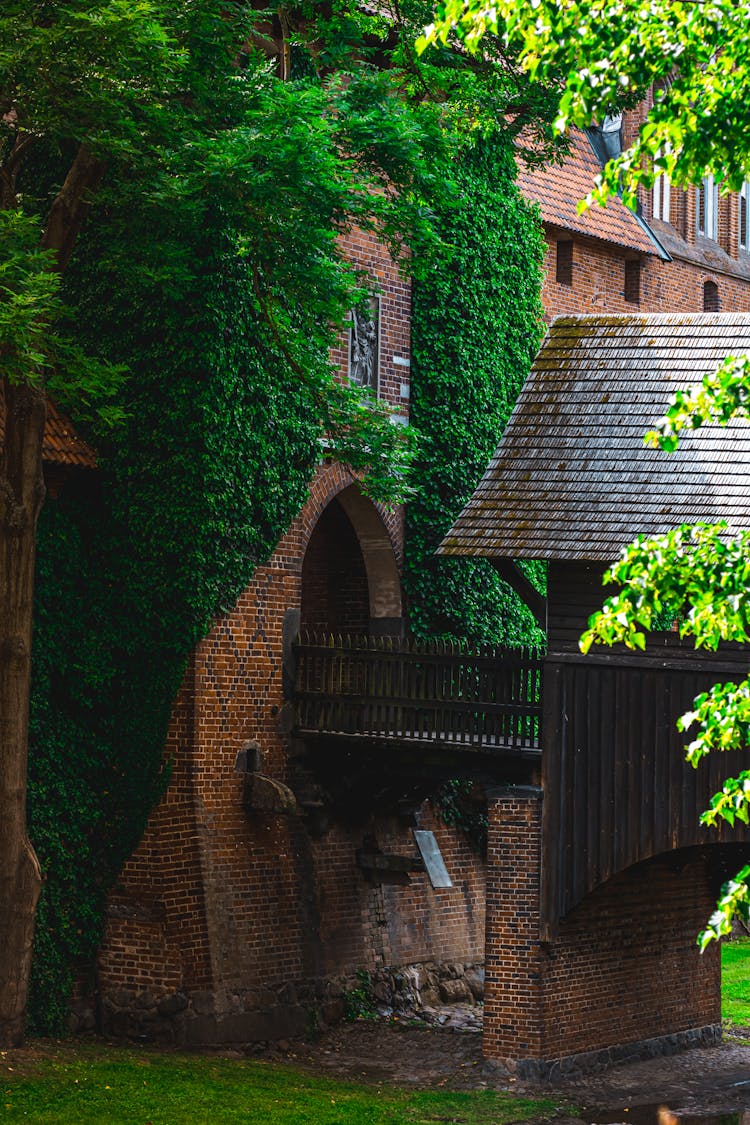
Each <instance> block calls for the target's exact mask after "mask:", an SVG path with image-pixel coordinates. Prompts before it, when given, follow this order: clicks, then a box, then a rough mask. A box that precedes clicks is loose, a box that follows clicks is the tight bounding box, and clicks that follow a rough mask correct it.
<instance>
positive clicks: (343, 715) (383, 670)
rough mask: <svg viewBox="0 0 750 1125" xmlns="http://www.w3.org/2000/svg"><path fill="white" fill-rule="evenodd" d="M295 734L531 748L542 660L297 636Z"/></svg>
mask: <svg viewBox="0 0 750 1125" xmlns="http://www.w3.org/2000/svg"><path fill="white" fill-rule="evenodd" d="M294 653H295V700H296V705H297V729H298V730H299V731H310V732H319V733H325V732H328V733H332V734H333V733H335V734H350V735H367V736H371V737H381V738H391V739H396V740H398V739H401V740H409V741H411V740H415V739H416V740H419V741H422V742H435V743H450V744H453V743H455V744H456V745H461V746H466V747H472V748H476V749H484V750H492V749H522V748H528V749H536V748H538V746H539V728H540V722H541V679H542V660H543V656H542V653H541V652H540V651H538V650H535V649H502V648H495V647H493V646H489V645H486V646H479V647H476V648H474V649H473V650H471V649H469V648H468V646H466V645H463V644H459V643H456V642H446V641H428V642H424V641H408V640H401V639H399V638H394V637H368V636H365V637H362V636H321V635H313V634H308V635H305V636H302V637H300V638H299V639H298V640H297V642H296V644H295V646H294Z"/></svg>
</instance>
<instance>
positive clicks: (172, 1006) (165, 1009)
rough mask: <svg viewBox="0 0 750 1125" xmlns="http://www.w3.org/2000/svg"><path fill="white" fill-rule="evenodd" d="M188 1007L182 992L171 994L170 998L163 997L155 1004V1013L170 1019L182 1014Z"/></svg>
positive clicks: (186, 999)
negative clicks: (179, 1013)
mask: <svg viewBox="0 0 750 1125" xmlns="http://www.w3.org/2000/svg"><path fill="white" fill-rule="evenodd" d="M187 1006H188V998H187V996H186V995H185V994H184V992H173V993H172V995H171V996H165V997H164V998H163V999H162V1000H160V1001H159V1003H158V1004H157V1011H158V1013H159V1015H160V1016H164V1017H167V1018H168V1017H171V1016H176V1015H177V1014H178V1012H184V1011H185V1009H186V1008H187Z"/></svg>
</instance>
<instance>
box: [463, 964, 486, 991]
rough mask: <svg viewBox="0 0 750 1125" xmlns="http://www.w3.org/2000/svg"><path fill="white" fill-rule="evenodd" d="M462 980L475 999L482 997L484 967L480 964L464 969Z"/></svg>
mask: <svg viewBox="0 0 750 1125" xmlns="http://www.w3.org/2000/svg"><path fill="white" fill-rule="evenodd" d="M464 980H465V981H466V983H467V984H468V986H469V990H470V992H471V995H472V996H473V997H474V999H475V1000H483V999H484V969H483V968H482V966H481V965H477V966H475V967H473V968H469V969H467V970H466V975H465V976H464Z"/></svg>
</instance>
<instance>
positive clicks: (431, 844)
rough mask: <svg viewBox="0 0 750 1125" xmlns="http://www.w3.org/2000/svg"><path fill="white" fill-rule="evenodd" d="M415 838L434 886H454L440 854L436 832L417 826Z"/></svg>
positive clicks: (436, 887)
mask: <svg viewBox="0 0 750 1125" xmlns="http://www.w3.org/2000/svg"><path fill="white" fill-rule="evenodd" d="M414 839H415V840H416V842H417V847H418V848H419V854H420V855H421V856H422V859H423V860H424V865H425V868H426V870H427V874H428V875H429V877H430V882H431V883H432V885H433V887H435V889H436V890H437V889H440V888H441V887H452V886H453V883H452V882H451V877H450V875H449V874H448V871H447V869H446V866H445V863H444V862H443V857H442V855H441V854H440V848H439V847H438V842H437V840H436V839H435V833H434V832H427V831H425V830H424V829H422V828H415V829H414Z"/></svg>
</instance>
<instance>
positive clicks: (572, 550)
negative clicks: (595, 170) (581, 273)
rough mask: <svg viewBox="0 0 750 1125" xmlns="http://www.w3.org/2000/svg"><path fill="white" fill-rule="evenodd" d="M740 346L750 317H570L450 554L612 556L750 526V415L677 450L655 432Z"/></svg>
mask: <svg viewBox="0 0 750 1125" xmlns="http://www.w3.org/2000/svg"><path fill="white" fill-rule="evenodd" d="M729 354H734V355H738V354H746V355H750V314H748V313H693V314H690V315H684V314H682V315H680V314H671V315H667V314H658V315H650V316H610V317H606V316H586V317H560V318H559V319H557V320H555V321H554V322H553V324H552V326H551V327H550V329H549V332H548V333H547V336H546V338H545V340H544V342H543V344H542V347H541V349H540V351H539V354H538V356H537V358H536V360H535V363H534V367H533V369H532V371H531V374H530V375H529V378H528V379H527V381H526V384H525V385H524V388H523V390H522V392H521V395H520V396H519V399H518V402H517V404H516V407H515V410H514V411H513V414H512V415H511V419H510V421H509V423H508V426H507V429H506V431H505V434H504V436H503V439H502V441H501V442H500V445H499V447H498V450H497V452H496V454H495V457H494V459H493V461H492V463H491V465H490V467H489V469H488V470H487V472H486V473H485V476H484V478H483V479H482V481H481V482H480V484H479V486H478V487H477V490H476V492H475V493H474V495H473V497H472V498H471V500H470V501H469V502H468V504H467V505H466V507H465V508H464V510H463V512H462V513H461V515H460V516H459V518H458V520H457V521H456V523H455V525H454V527H453V528H452V529H451V531H450V532H449V534H448V535H447V536H446V538H445V540H444V541H443V544H442V546H441V548H440V553H441V554H448V555H482V556H497V557H509V558H524V557H525V558H560V559H590V560H611V559H612V558H614V557H615V556H616V554H617V552H618V551H619V549H620V547H622V546H623V545H624V544H625V543H627V542H629V541H630V540H631V539H632V538H633V537H634V536H635V535H637V534H638V533H640V532H643V533H646V534H655V533H658V532H663V531H666V530H668V529H669V528H672V527H676V526H678V525H679V524H681V523H694V522H697V521H699V520H708V521H715V520H719V519H725V520H726V521H727V522H728V524H729V525H730V528H733V529H734V530H740V529H741V528H750V422H744V421H737V422H733V423H731V424H730V425H729V426H726V427H722V426H713V425H712V426H704V427H701V428H700V429H699V430H693V431H690V432H689V433H687V434H686V435H685V436H684V437H682V438H681V441H680V447H679V449H678V450H677V452H675V453H671V454H670V453H663V452H661V451H660V450H654V449H648V448H646V447H645V446H644V444H643V435H644V433H645V432H646V431H647V430H649V429H651V428H653V426H654V423H655V422H656V421H657V420H658V418H660V417H661V415H662V414H663V413H664V411H665V409H666V406H667V404H668V401H669V397H670V395H671V394H673V393H674V391H675V390H677V389H679V388H684V387H686V386H689V385H691V384H693V383H695V382H697V381H699V380H700V379H701V378H702V376H703V375H704V374H705V373H706V372H708V371H711V370H714V369H715V368H716V366H717V365H718V363H719V362H720V360H721V359H722V358H723V357H725V356H726V355H729Z"/></svg>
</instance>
